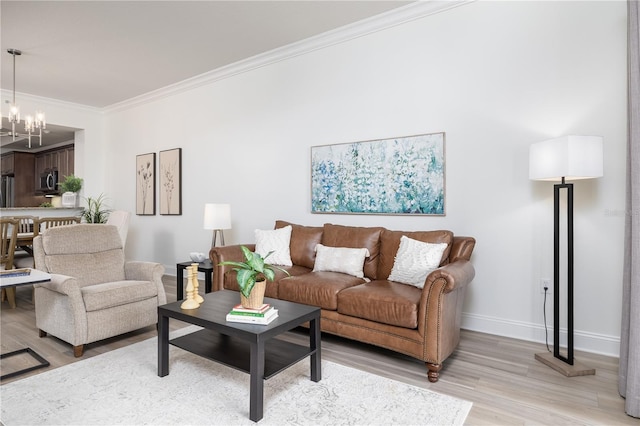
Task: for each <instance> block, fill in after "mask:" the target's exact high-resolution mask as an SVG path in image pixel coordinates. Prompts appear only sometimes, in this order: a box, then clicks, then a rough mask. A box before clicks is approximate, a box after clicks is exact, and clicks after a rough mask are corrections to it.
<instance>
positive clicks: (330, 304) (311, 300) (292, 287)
mask: <svg viewBox="0 0 640 426" xmlns="http://www.w3.org/2000/svg"><path fill="white" fill-rule="evenodd" d="M363 282H364V280H363V279H362V278H357V277H354V276H352V275H347V274H341V273H339V272H310V273H308V274H303V275H297V276H293V277H289V278H283V279H281V280H280V281H279V282H278V298H279V299H281V300H288V301H289V302H296V303H303V304H305V305H313V306H319V307H320V308H322V309H328V310H332V311H335V310H336V309H337V307H338V294H339V293H340V291H342V290H344V289H345V288H349V287H353V286H356V285H358V284H362V283H363Z"/></svg>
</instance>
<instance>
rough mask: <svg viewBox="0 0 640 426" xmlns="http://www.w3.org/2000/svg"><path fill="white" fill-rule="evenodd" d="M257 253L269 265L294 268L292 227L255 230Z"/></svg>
mask: <svg viewBox="0 0 640 426" xmlns="http://www.w3.org/2000/svg"><path fill="white" fill-rule="evenodd" d="M255 237H256V249H255V250H256V253H258V254H259V255H260V256H262V257H265V256H267V255H268V254H269V253H270V252H271V255H270V256H269V257H267V258H266V262H267V263H271V264H273V265H281V266H292V265H293V263H291V252H290V251H289V243H290V241H291V226H285V227H283V228H278V229H269V230H262V229H256V230H255Z"/></svg>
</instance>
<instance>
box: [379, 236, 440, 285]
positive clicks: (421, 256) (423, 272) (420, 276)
mask: <svg viewBox="0 0 640 426" xmlns="http://www.w3.org/2000/svg"><path fill="white" fill-rule="evenodd" d="M446 249H447V243H435V244H434V243H425V242H422V241H418V240H414V239H412V238H409V237H407V236H405V235H403V236H402V237H401V238H400V247H398V252H397V253H396V257H395V260H394V262H393V268H391V274H389V281H396V282H399V283H403V284H409V285H412V286H415V287H418V288H423V287H424V281H425V279H426V278H427V275H429V273H431V271H433V270H434V269H436V268H437V267H438V266H440V261H441V260H442V253H444V251H445V250H446Z"/></svg>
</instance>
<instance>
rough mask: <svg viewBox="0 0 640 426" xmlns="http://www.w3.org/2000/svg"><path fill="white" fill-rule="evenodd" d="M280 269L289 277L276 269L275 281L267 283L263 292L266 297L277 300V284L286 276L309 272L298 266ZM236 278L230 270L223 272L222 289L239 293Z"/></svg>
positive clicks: (235, 274)
mask: <svg viewBox="0 0 640 426" xmlns="http://www.w3.org/2000/svg"><path fill="white" fill-rule="evenodd" d="M282 269H284V270H286V271H287V272H288V273H289V275H287V274H285V273H284V272H282V271H279V270H277V269H276V270H275V273H276V276H275V279H274V280H273V281H267V287H266V289H265V291H264V295H265V296H266V297H274V298H278V283H279V281H280V280H282V279H283V278H287V277H288V276H297V275H303V274H308V273H309V272H311V269H309V268H305V267H304V266H299V265H293V266H284V267H282ZM236 276H237V272H236V271H234V270H231V269H230V270H228V271H226V272H225V279H224V288H225V289H226V290H234V291H240V287H238V280H237V279H236Z"/></svg>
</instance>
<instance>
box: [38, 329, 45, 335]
mask: <svg viewBox="0 0 640 426" xmlns="http://www.w3.org/2000/svg"><path fill="white" fill-rule="evenodd" d="M38 335H39V336H40V337H47V332H46V331H42V330H40V329H38Z"/></svg>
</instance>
